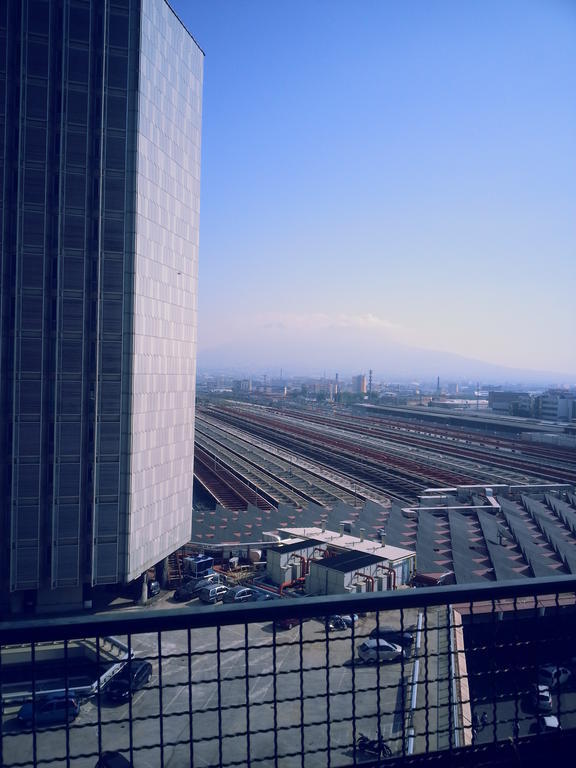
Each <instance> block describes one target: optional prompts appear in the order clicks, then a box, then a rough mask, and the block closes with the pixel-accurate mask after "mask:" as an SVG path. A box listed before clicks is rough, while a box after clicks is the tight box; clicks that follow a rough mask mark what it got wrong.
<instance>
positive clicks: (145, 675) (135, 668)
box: [106, 659, 152, 701]
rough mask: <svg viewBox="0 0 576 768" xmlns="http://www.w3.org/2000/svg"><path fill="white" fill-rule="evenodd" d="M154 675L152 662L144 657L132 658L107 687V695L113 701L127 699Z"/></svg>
mask: <svg viewBox="0 0 576 768" xmlns="http://www.w3.org/2000/svg"><path fill="white" fill-rule="evenodd" d="M151 677H152V664H150V662H149V661H143V660H142V659H132V660H131V661H129V662H127V663H126V664H125V665H124V666H123V667H122V669H121V670H120V672H118V674H117V675H115V676H114V677H113V678H112V680H110V682H109V683H108V685H107V687H106V695H107V696H108V698H109V699H111V700H112V701H126V699H128V698H129V697H130V695H131V694H132V693H134V691H137V690H139V689H140V688H143V687H144V686H145V685H146V683H147V682H148V681H149V680H150V678H151Z"/></svg>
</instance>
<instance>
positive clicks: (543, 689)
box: [530, 685, 552, 712]
mask: <svg viewBox="0 0 576 768" xmlns="http://www.w3.org/2000/svg"><path fill="white" fill-rule="evenodd" d="M530 702H531V704H532V706H533V707H534V709H536V710H538V711H539V712H551V711H552V694H551V693H550V688H548V686H547V685H533V686H532V690H531V691H530Z"/></svg>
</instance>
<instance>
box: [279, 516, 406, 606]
mask: <svg viewBox="0 0 576 768" xmlns="http://www.w3.org/2000/svg"><path fill="white" fill-rule="evenodd" d="M343 528H344V525H341V526H340V530H339V531H329V530H326V529H325V528H324V526H322V527H321V528H284V529H282V530H281V531H280V532H279V535H280V536H281V539H280V541H279V542H278V544H277V545H275V546H273V547H270V548H268V552H267V555H268V560H267V564H266V573H267V575H268V577H269V578H270V579H271V580H272V581H273V582H275V583H276V584H278V585H279V586H281V587H282V588H283V587H284V586H288V585H295V584H298V585H299V586H301V587H302V588H303V589H304V591H305V592H306V594H308V595H327V594H344V593H346V592H378V591H382V590H389V589H396V588H397V587H399V586H404V585H407V584H408V583H409V582H410V580H411V577H412V575H413V573H414V570H415V557H414V552H412V551H410V550H406V549H401V548H399V547H392V546H388V545H385V544H383V543H381V542H379V541H370V540H368V539H366V538H364V535H361V536H360V537H357V536H352V535H350V534H348V533H344V530H343Z"/></svg>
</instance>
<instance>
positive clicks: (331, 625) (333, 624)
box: [326, 613, 358, 629]
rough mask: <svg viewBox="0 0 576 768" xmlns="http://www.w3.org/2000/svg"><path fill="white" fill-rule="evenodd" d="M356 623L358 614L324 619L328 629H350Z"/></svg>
mask: <svg viewBox="0 0 576 768" xmlns="http://www.w3.org/2000/svg"><path fill="white" fill-rule="evenodd" d="M357 621H358V614H356V613H350V614H345V615H344V616H340V615H337V616H329V617H328V618H327V619H326V625H327V627H328V629H350V627H351V626H352V625H353V624H356V622H357Z"/></svg>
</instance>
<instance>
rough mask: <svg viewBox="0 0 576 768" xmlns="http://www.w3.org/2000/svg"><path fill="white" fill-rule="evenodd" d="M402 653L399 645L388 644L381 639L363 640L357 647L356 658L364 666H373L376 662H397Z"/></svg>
mask: <svg viewBox="0 0 576 768" xmlns="http://www.w3.org/2000/svg"><path fill="white" fill-rule="evenodd" d="M403 654H404V651H403V650H402V648H401V647H400V646H399V645H396V644H395V643H389V642H388V641H387V640H382V638H376V639H370V640H365V641H364V642H363V643H362V644H361V645H359V646H358V656H359V658H360V659H361V660H362V661H364V662H365V663H366V664H375V663H376V662H378V661H398V660H399V659H401V658H402V656H403Z"/></svg>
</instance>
